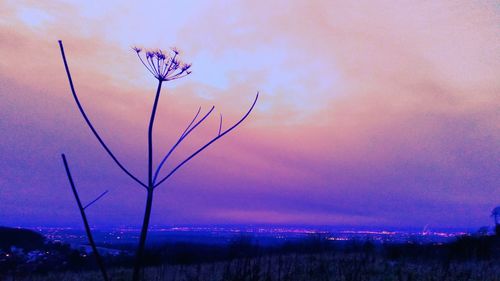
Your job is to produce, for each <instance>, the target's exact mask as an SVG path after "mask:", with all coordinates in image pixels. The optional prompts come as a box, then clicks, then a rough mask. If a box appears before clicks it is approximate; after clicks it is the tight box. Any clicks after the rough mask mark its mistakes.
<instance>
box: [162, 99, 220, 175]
mask: <svg viewBox="0 0 500 281" xmlns="http://www.w3.org/2000/svg"><path fill="white" fill-rule="evenodd" d="M214 108H215V106H212V108H211V109H210V110H209V111H208V112H207V113H206V114H205V116H203V117H202V118H201V119H200V120H199V121H198V122H196V124H194V126H193V127H191V125H193V122H194V121H195V120H196V117H198V114H199V112H200V110H198V113H196V116H195V117H194V119H193V121H191V123H189V126H187V128H186V130H184V132H183V133H182V134H181V136H180V137H179V139H178V140H177V142H176V143H175V144H174V145H173V146H172V147H171V148H170V150H169V151H168V153H167V154H166V155H165V157H163V159H162V160H161V162H160V165H158V168H156V172H155V176H154V178H153V184H154V183H155V182H156V179H157V178H158V175H159V174H160V170H161V168H162V167H163V165H164V164H165V162H166V161H167V159H168V158H169V157H170V155H171V154H172V153H173V152H174V150H175V149H176V148H177V146H178V145H179V144H180V143H181V142H182V141H183V140H184V139H185V138H186V137H187V136H188V135H189V134H190V133H191V132H192V131H193V130H194V129H196V127H198V125H200V124H201V123H203V121H205V119H207V117H208V116H209V115H210V113H212V111H213V110H214ZM200 109H201V108H200Z"/></svg>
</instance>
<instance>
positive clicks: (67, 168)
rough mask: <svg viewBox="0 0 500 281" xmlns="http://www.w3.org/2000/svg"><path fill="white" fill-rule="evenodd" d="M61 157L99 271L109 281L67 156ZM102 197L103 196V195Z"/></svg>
mask: <svg viewBox="0 0 500 281" xmlns="http://www.w3.org/2000/svg"><path fill="white" fill-rule="evenodd" d="M61 156H62V160H63V162H64V168H65V169H66V175H67V176H68V180H69V183H70V185H71V190H72V191H73V195H74V196H75V199H76V204H77V205H78V210H79V211H80V214H81V216H82V220H83V225H84V226H85V232H86V233H87V238H88V240H89V244H90V246H91V247H92V251H93V252H94V256H95V259H96V262H97V265H98V266H99V269H100V270H101V274H102V277H103V279H104V280H105V281H108V280H109V278H108V273H107V272H106V268H105V267H104V263H103V261H102V259H101V256H100V255H99V252H98V251H97V246H96V244H95V241H94V238H93V237H92V232H90V226H89V222H88V220H87V216H86V215H85V208H84V207H83V206H82V202H81V201H80V197H79V196H78V191H76V187H75V183H74V182H73V177H71V172H70V170H69V166H68V161H66V156H65V155H64V154H61ZM106 192H107V191H106ZM104 194H105V193H104ZM101 197H102V195H101Z"/></svg>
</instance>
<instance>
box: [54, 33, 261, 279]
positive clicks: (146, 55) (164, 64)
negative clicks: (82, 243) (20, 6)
mask: <svg viewBox="0 0 500 281" xmlns="http://www.w3.org/2000/svg"><path fill="white" fill-rule="evenodd" d="M59 47H60V50H61V56H62V59H63V62H64V66H65V69H66V74H67V76H68V81H69V85H70V88H71V93H72V95H73V98H74V100H75V102H76V104H77V107H78V109H79V111H80V113H81V114H82V116H83V118H84V119H85V122H86V123H87V125H88V126H89V128H90V130H91V131H92V133H93V134H94V136H95V137H96V138H97V140H98V141H99V143H100V144H101V146H102V147H103V148H104V150H106V152H107V153H108V155H109V156H110V157H111V158H112V159H113V161H114V162H115V163H116V164H117V165H118V167H119V168H120V169H122V170H123V171H124V172H125V174H127V175H128V176H129V177H130V178H132V179H133V180H134V181H135V182H136V183H138V184H139V185H141V186H142V187H144V188H145V190H146V206H145V211H144V218H143V222H142V227H141V234H140V237H139V245H138V247H137V252H136V259H135V263H134V269H133V276H132V279H133V280H134V281H138V280H139V279H140V271H141V267H142V257H143V254H144V248H145V243H146V237H147V232H148V227H149V221H150V217H151V209H152V205H153V194H154V190H155V189H156V188H157V187H158V186H159V185H161V184H162V183H164V182H165V181H166V180H167V179H169V178H170V177H171V176H172V175H173V174H174V173H175V172H176V171H178V170H179V169H180V168H181V167H182V166H184V165H185V164H186V163H187V162H188V161H189V160H191V159H192V158H194V157H195V156H196V155H198V154H199V153H200V152H201V151H203V150H204V149H206V148H207V147H208V146H210V145H211V144H212V143H214V142H216V141H217V140H218V139H220V138H222V137H223V136H224V135H226V134H227V133H229V132H230V131H232V130H233V129H235V128H236V127H237V126H238V125H240V124H241V123H242V122H243V121H244V120H245V119H246V118H247V117H248V115H249V114H250V112H251V111H252V110H253V108H254V106H255V104H256V102H257V99H258V97H259V93H257V95H256V96H255V99H254V101H253V103H252V106H251V107H250V109H249V110H248V111H247V112H246V113H245V114H244V115H243V117H241V119H240V120H239V121H238V122H236V123H235V124H233V125H232V126H230V127H229V128H228V129H225V130H223V129H222V115H221V116H220V123H219V128H218V133H217V134H216V135H215V136H214V137H213V138H212V139H210V140H209V141H208V142H207V143H206V144H205V145H203V146H201V147H200V148H199V149H197V150H196V151H195V152H193V153H192V154H191V155H189V156H188V157H186V158H185V159H184V160H183V161H181V162H180V163H179V164H177V165H176V166H174V168H173V169H172V170H171V171H170V172H168V173H167V174H166V176H164V177H162V178H161V179H159V180H158V176H159V174H160V171H161V169H162V167H163V165H164V164H165V162H166V161H167V159H168V158H169V157H170V155H171V154H172V153H173V152H174V150H175V149H176V148H177V147H178V145H179V144H180V143H181V142H182V141H183V140H184V139H186V138H187V137H188V136H189V134H190V133H191V132H192V131H193V130H194V129H196V128H197V127H198V126H199V125H200V124H201V123H203V121H205V120H206V118H207V117H208V116H209V115H210V114H211V113H212V112H213V110H214V108H215V107H214V106H212V108H211V109H210V110H209V111H208V112H207V113H206V114H205V115H204V116H203V117H202V118H200V119H199V120H198V116H199V114H200V112H201V107H200V108H199V109H198V112H197V113H196V115H195V116H194V118H193V119H192V121H191V122H190V123H189V125H188V126H187V128H186V129H185V130H184V132H183V133H182V134H181V135H180V137H179V139H178V140H177V142H176V143H175V144H174V145H173V146H172V147H171V148H170V150H169V151H168V152H167V153H166V155H165V156H164V157H163V158H162V160H161V162H160V164H159V165H158V167H156V169H153V125H154V121H155V116H156V110H157V107H158V101H159V99H160V94H161V89H162V85H163V83H164V82H168V81H172V80H176V79H179V78H182V77H185V76H187V75H189V74H190V73H191V71H190V70H189V69H190V68H191V64H186V63H183V62H181V61H180V60H179V58H178V56H179V51H178V50H177V49H175V48H174V49H172V50H171V52H165V51H162V50H142V49H141V48H137V47H134V48H133V50H134V51H135V52H136V54H137V56H138V58H139V60H140V61H141V63H142V64H143V65H144V67H146V69H147V70H148V71H149V72H150V73H151V74H152V75H153V76H154V77H155V78H156V79H157V80H158V85H157V89H156V94H155V99H154V102H153V107H152V110H151V116H150V119H149V127H148V180H147V182H146V183H144V182H143V181H141V180H140V179H138V178H137V177H136V176H134V175H133V174H132V173H131V172H130V171H128V170H127V169H126V168H125V167H124V166H123V164H122V163H121V162H120V161H119V160H118V158H117V157H116V156H115V155H114V154H113V153H112V151H111V150H110V149H109V148H108V146H107V145H106V143H105V142H104V140H103V139H102V138H101V137H100V136H99V134H98V133H97V131H96V129H95V128H94V126H93V125H92V123H91V122H90V119H89V118H88V117H87V114H86V113H85V111H84V109H83V107H82V105H81V103H80V101H79V99H78V96H77V94H76V91H75V88H74V85H73V80H72V77H71V74H70V71H69V67H68V63H67V60H66V56H65V53H64V47H63V44H62V41H60V40H59ZM153 172H154V173H153ZM68 176H69V174H68ZM81 211H82V210H81ZM81 213H82V217H83V216H84V210H83V211H82V212H81Z"/></svg>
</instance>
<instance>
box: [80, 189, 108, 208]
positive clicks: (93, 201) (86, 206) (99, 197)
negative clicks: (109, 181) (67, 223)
mask: <svg viewBox="0 0 500 281" xmlns="http://www.w3.org/2000/svg"><path fill="white" fill-rule="evenodd" d="M106 193H108V190H106V191H104V192H103V193H101V195H99V196H97V198H96V199H94V200H92V202H90V203H88V204H87V205H85V207H83V209H84V210H85V209H87V208H88V207H90V206H92V204H94V203H95V202H97V201H98V200H99V199H101V198H102V197H103V196H104V195H106Z"/></svg>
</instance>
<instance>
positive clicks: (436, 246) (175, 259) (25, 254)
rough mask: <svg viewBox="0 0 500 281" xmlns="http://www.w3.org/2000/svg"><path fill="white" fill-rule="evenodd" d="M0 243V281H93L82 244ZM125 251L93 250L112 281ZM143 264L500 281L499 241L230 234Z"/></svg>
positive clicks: (184, 273)
mask: <svg viewBox="0 0 500 281" xmlns="http://www.w3.org/2000/svg"><path fill="white" fill-rule="evenodd" d="M0 238H1V240H0V242H1V244H0V245H1V250H0V280H7V281H10V280H33V281H42V280H43V281H48V280H77V281H83V280H101V279H100V275H99V274H98V272H97V267H96V264H95V261H94V258H93V256H92V253H91V252H90V251H89V250H88V248H86V247H85V246H83V247H81V248H77V249H75V248H74V247H71V246H70V245H68V244H64V243H61V242H54V241H51V240H49V239H45V238H44V237H43V236H42V235H40V234H37V233H36V232H33V231H30V230H24V229H12V228H0ZM26 239H27V240H26ZM101 246H102V245H101ZM107 247H109V245H107ZM133 247H134V246H133V245H131V244H130V245H129V244H121V245H117V247H115V248H114V249H110V248H100V249H102V253H101V254H102V255H103V256H104V259H105V263H106V264H107V266H108V268H109V271H110V274H111V275H112V277H113V280H115V281H116V280H129V276H130V272H129V268H131V266H132V263H133V256H132V254H131V253H132V252H133V250H134V248H133ZM144 262H145V264H146V266H147V269H146V270H145V276H146V277H147V279H146V280H185V281H202V280H220V281H246V280H248V281H260V280H262V281H274V280H276V281H278V280H279V281H295V280H296V281H299V280H304V281H306V280H309V281H315V280H322V281H323V280H324V281H334V280H351V281H356V280H359V281H362V280H363V281H364V280H398V281H399V280H401V281H410V280H412V281H415V280H449V281H452V280H453V281H459V280H464V281H465V280H479V281H500V236H493V235H489V236H487V235H484V236H460V237H457V238H456V239H454V240H453V241H451V242H447V243H436V242H434V243H418V242H415V241H407V242H405V243H376V242H374V241H371V240H369V239H365V240H356V239H354V240H349V241H332V240H329V239H326V236H324V235H322V234H311V235H308V236H307V237H304V238H302V239H295V240H292V241H289V242H284V243H279V244H274V245H273V244H259V242H258V240H257V239H255V238H254V237H252V236H250V235H238V236H235V237H233V238H232V239H231V241H230V242H229V243H226V244H204V243H193V242H174V243H162V244H154V246H152V247H150V248H149V249H148V250H147V253H146V255H145V260H144Z"/></svg>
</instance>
